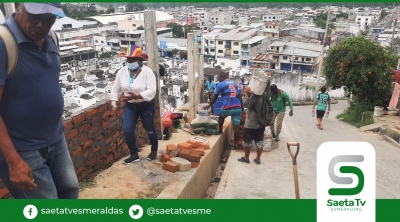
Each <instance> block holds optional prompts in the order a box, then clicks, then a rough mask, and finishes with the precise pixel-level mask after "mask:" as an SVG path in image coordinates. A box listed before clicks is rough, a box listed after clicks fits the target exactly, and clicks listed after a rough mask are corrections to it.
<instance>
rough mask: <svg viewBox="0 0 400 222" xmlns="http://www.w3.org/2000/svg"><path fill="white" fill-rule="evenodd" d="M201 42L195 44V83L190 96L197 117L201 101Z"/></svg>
mask: <svg viewBox="0 0 400 222" xmlns="http://www.w3.org/2000/svg"><path fill="white" fill-rule="evenodd" d="M199 59H200V58H199V44H197V43H195V44H194V45H193V71H194V82H193V83H194V84H193V87H194V89H193V94H192V96H191V97H190V99H191V100H193V103H192V105H193V109H194V116H195V117H196V113H197V111H198V109H199V102H200V92H199V91H200V88H199V79H200V70H199V68H200V67H199Z"/></svg>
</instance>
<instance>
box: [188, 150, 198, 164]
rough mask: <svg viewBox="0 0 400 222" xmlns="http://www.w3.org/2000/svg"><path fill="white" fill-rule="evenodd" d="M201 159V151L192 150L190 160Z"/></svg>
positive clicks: (196, 160)
mask: <svg viewBox="0 0 400 222" xmlns="http://www.w3.org/2000/svg"><path fill="white" fill-rule="evenodd" d="M200 159H201V153H199V152H196V151H192V152H190V155H189V161H190V162H200Z"/></svg>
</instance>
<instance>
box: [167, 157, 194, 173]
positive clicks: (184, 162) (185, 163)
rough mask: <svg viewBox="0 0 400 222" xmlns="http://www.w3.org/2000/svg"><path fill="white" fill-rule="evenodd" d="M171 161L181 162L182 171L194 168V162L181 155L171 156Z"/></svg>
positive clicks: (180, 168)
mask: <svg viewBox="0 0 400 222" xmlns="http://www.w3.org/2000/svg"><path fill="white" fill-rule="evenodd" d="M171 162H173V163H177V164H179V170H180V171H188V170H190V169H191V168H192V164H191V163H190V162H189V161H188V160H185V159H183V158H180V157H174V158H171Z"/></svg>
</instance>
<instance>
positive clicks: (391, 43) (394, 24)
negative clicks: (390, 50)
mask: <svg viewBox="0 0 400 222" xmlns="http://www.w3.org/2000/svg"><path fill="white" fill-rule="evenodd" d="M396 25H397V19H394V22H393V33H392V40H391V41H390V45H391V46H392V47H393V43H394V33H395V31H396Z"/></svg>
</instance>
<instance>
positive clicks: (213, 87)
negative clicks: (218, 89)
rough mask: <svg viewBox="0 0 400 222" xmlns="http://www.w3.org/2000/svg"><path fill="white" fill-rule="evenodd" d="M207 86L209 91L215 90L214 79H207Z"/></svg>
mask: <svg viewBox="0 0 400 222" xmlns="http://www.w3.org/2000/svg"><path fill="white" fill-rule="evenodd" d="M206 86H207V90H208V91H213V90H214V89H215V82H214V81H212V82H209V81H207V82H206Z"/></svg>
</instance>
